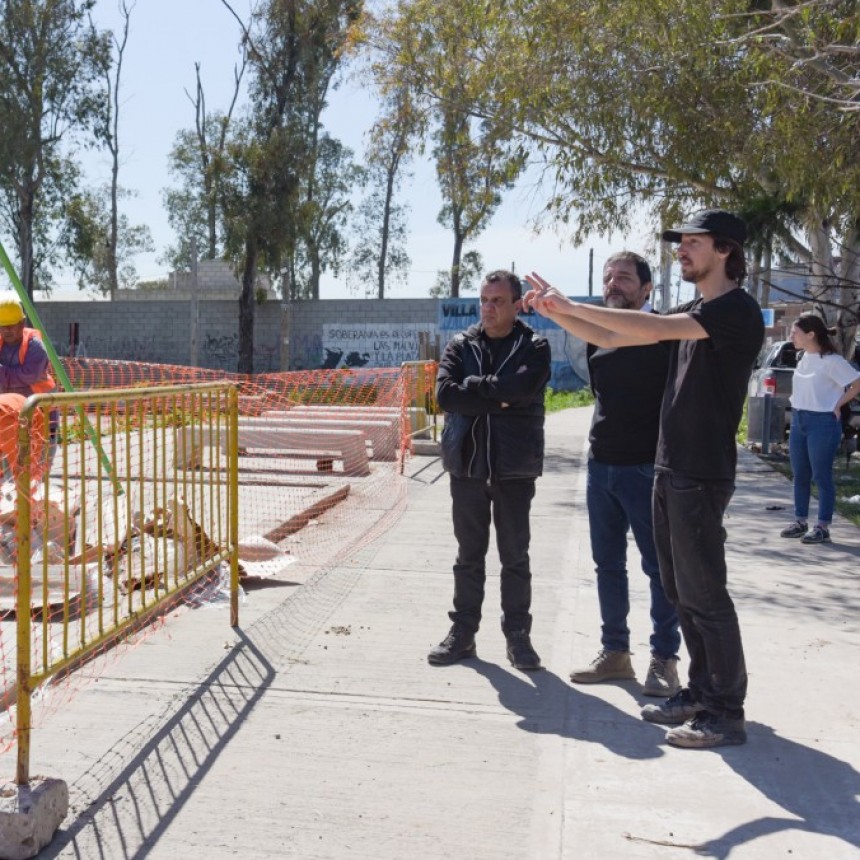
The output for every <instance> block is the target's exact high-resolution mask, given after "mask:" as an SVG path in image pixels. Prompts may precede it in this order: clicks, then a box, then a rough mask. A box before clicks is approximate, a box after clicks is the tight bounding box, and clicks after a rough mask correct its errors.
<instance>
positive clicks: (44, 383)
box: [0, 328, 57, 394]
mask: <svg viewBox="0 0 860 860" xmlns="http://www.w3.org/2000/svg"><path fill="white" fill-rule="evenodd" d="M34 337H35V338H36V339H37V340H41V339H42V335H41V334H39V330H38V329H35V328H25V329H24V337H23V338H22V340H21V346H19V347H18V364H20V365H21V366H22V367H23V365H24V359H25V358H26V357H27V350H28V349H29V348H30V341H31V340H32V339H33V338H34ZM0 349H3V338H2V337H0ZM56 387H57V383H56V382H54V377H53V376H51V371H50V370H48V368H47V367H46V368H45V378H44V379H38V380H36V382H34V383H32V384H31V385H30V388H32V389H33V394H45V393H46V392H48V391H53V390H54V389H55V388H56Z"/></svg>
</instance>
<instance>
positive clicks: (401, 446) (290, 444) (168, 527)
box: [0, 358, 435, 751]
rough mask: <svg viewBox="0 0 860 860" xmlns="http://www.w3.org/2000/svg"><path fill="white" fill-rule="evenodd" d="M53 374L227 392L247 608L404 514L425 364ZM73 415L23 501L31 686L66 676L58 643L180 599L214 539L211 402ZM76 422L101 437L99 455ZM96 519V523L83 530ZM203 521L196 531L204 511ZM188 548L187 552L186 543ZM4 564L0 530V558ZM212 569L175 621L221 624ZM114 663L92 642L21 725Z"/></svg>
mask: <svg viewBox="0 0 860 860" xmlns="http://www.w3.org/2000/svg"><path fill="white" fill-rule="evenodd" d="M63 361H64V364H65V366H66V370H67V372H68V375H69V378H70V380H71V382H72V385H73V387H74V389H75V391H76V392H77V393H78V394H81V395H85V394H86V392H87V391H93V393H94V394H95V392H96V391H98V390H103V389H107V390H110V389H127V388H132V387H134V388H147V387H155V386H168V385H169V386H176V385H183V386H185V385H189V384H198V383H204V382H207V383H213V382H217V383H225V382H226V383H232V384H233V385H235V386H236V389H237V391H238V397H237V400H238V413H239V414H238V420H237V433H236V438H235V442H236V445H237V450H238V460H237V462H238V471H237V475H238V505H237V513H238V555H239V573H240V577H241V579H240V582H241V584H242V586H243V588H244V589H245V590H246V591H247V592H249V593H250V594H251V599H252V598H253V594H252V590H253V588H254V587H255V585H259V584H262V580H264V579H266V578H270V577H271V578H275V579H281V580H282V581H283V580H287V581H288V582H289V583H291V584H293V585H298V584H301V582H303V581H305V580H306V579H307V578H308V577H309V576H310V575H311V574H313V573H315V572H318V571H320V570H321V569H323V568H325V567H327V566H330V565H333V564H335V563H337V562H339V561H341V560H343V559H344V558H345V557H346V556H348V555H349V554H350V553H352V552H354V551H355V550H357V549H358V548H360V547H361V546H362V545H363V544H364V543H366V542H367V541H369V540H372V539H373V538H375V537H376V536H377V535H378V534H379V532H380V530H382V529H384V528H387V527H388V526H389V525H390V523H391V522H393V521H394V518H395V517H396V515H397V514H398V513H399V512H400V510H401V509H402V507H403V504H404V502H405V482H404V479H403V477H402V474H401V467H402V461H403V457H404V456H406V455H407V453H408V450H409V445H410V443H411V439H412V438H413V437H414V436H415V435H416V433H421V432H422V429H421V428H424V427H426V426H427V418H426V410H427V407H428V405H429V406H431V408H432V386H433V383H434V380H435V365H434V364H433V363H432V362H426V363H425V362H416V363H412V364H410V366H404V368H402V369H401V368H394V369H392V368H378V369H367V368H362V369H360V370H322V371H302V372H297V373H271V374H260V375H255V376H252V377H249V376H243V375H239V374H229V373H225V372H220V371H213V370H200V369H196V368H188V367H178V366H171V365H157V364H144V363H136V362H117V361H109V360H94V359H74V358H72V359H64V360H63ZM141 403H143V404H145V405H141ZM83 409H84V412H85V415H86V419H87V421H86V422H85V421H84V420H83V418H82V416H81V414H80V413H79V412H78V411H76V410H75V408H74V407H72V406H68V405H63V406H61V407H60V408H58V409H57V410H56V414H55V416H54V418H55V421H54V423H55V424H56V425H57V432H56V434H55V436H56V439H55V450H54V451H53V455H52V457H51V459H50V469H49V471H47V473H46V475H45V477H44V479H43V480H42V481H41V482H40V483H39V485H38V488H39V489H38V491H37V492H34V494H33V499H32V512H33V527H32V535H33V536H34V539H33V541H32V543H33V546H32V550H33V553H34V555H33V558H34V559H35V561H34V563H33V570H34V573H33V576H34V588H33V594H34V602H33V607H32V612H31V619H30V623H31V625H32V628H33V631H34V639H33V646H32V655H31V657H32V661H33V667H34V671H35V672H36V674H37V675H38V673H39V672H40V671H43V670H44V668H45V667H46V666H47V665H49V664H51V663H52V661H56V660H59V661H60V663H62V661H63V660H64V659H65V657H64V655H65V654H68V653H69V649H70V645H75V644H76V643H79V642H80V641H81V640H82V639H84V640H87V641H92V640H94V639H95V640H97V639H98V637H100V636H103V634H104V630H105V624H106V623H112V622H113V620H115V619H116V618H117V617H120V616H124V615H125V616H128V615H130V614H134V613H135V612H138V611H140V610H141V609H142V608H147V607H148V606H149V605H150V603H151V601H152V600H153V599H154V597H155V596H156V595H157V594H158V593H159V590H161V591H162V592H163V591H164V589H165V588H166V587H167V585H166V584H167V583H172V584H173V585H176V584H177V583H180V581H181V580H182V579H183V577H184V576H185V575H186V574H187V571H188V569H189V567H190V561H189V559H191V558H192V556H193V557H194V558H197V559H198V560H199V558H200V556H201V554H202V555H203V556H205V557H206V558H207V559H208V560H209V561H212V559H214V558H215V557H216V554H217V552H218V551H219V548H221V547H223V546H224V545H225V541H226V531H225V530H226V528H227V512H226V508H225V505H226V502H225V501H224V499H225V496H224V495H223V489H224V482H225V480H226V475H227V469H228V465H229V464H228V454H229V445H228V437H227V435H226V432H225V425H226V414H225V413H226V407H225V406H224V404H223V403H221V402H219V401H217V400H211V399H210V400H201V399H200V397H199V396H197V395H193V394H190V393H180V394H175V395H174V396H173V398H172V399H170V400H165V399H164V398H161V397H153V398H150V399H149V400H145V401H140V402H134V401H132V400H131V399H130V398H129V399H127V398H119V399H116V400H114V401H113V402H111V403H110V405H109V406H108V405H105V404H97V403H94V402H89V401H87V399H86V398H84V403H83ZM86 423H89V424H91V425H92V426H93V427H95V428H97V429H98V434H97V438H98V439H99V442H100V447H101V451H99V450H98V446H96V445H94V444H93V440H92V437H91V434H90V433H89V432H88V431H87V428H86ZM52 447H53V446H52ZM129 478H132V479H133V487H132V488H130V489H128V490H126V491H125V492H124V493H123V494H122V495H117V494H116V493H107V494H106V495H105V496H104V497H99V495H98V493H97V492H96V489H95V488H96V487H98V488H99V491H100V492H104V488H106V487H110V486H111V485H112V484H113V483H114V482H115V481H116V480H117V479H119V480H120V482H124V481H126V480H128V479H129ZM123 486H124V485H123ZM0 495H2V498H3V500H5V501H3V502H2V504H5V505H6V509H7V510H8V509H9V508H10V507H13V501H14V485H13V484H11V483H7V484H5V485H3V488H0ZM106 499H107V500H108V501H106ZM48 502H50V504H48ZM2 504H0V527H2V523H3V522H4V519H3V516H4V514H3V510H4V509H3V508H2ZM94 504H98V505H102V506H103V507H106V508H107V510H104V511H99V512H98V514H96V512H95V511H94V509H93V505H94ZM183 504H185V507H184V508H183ZM204 509H205V511H206V514H205V515H204V514H202V513H200V511H201V510H204ZM210 515H211V517H212V519H207V518H206V517H209V516H210ZM186 516H187V517H188V519H190V521H191V524H188V520H187V519H186V518H185V517H186ZM201 519H205V522H200V521H199V520H201ZM6 522H7V524H8V523H9V522H10V521H9V520H8V519H7V520H6ZM180 523H182V524H183V525H179V524H180ZM190 534H193V535H194V538H193V540H191V542H190V543H188V540H187V536H188V535H190ZM7 537H8V534H7ZM6 543H7V544H9V546H8V547H6V549H7V550H8V556H7V557H8V562H7V564H9V567H8V575H7V577H6V578H5V579H3V578H2V577H0V611H2V613H3V614H2V615H0V672H2V677H0V690H2V696H3V702H4V704H5V705H6V706H7V707H9V705H10V704H12V703H13V702H12V700H13V698H14V691H15V668H16V618H15V616H14V612H13V611H12V609H11V605H10V603H9V601H10V600H11V598H12V596H13V595H14V592H15V588H16V585H17V583H16V578H15V569H14V558H15V556H14V554H15V551H16V548H15V546H14V542H12V541H9V540H7V541H6ZM186 543H188V545H187V546H185V544H186ZM3 551H4V536H3V534H2V531H0V556H2V552H3ZM183 553H184V555H183ZM195 554H196V555H195ZM210 567H211V570H210V571H208V572H206V573H205V575H203V576H202V577H201V578H200V579H199V580H198V581H197V582H196V583H195V584H193V585H192V586H190V587H186V588H185V589H183V592H182V594H183V600H184V601H185V602H184V604H183V608H184V609H186V610H187V609H188V608H194V607H197V606H200V605H203V604H207V605H211V604H212V603H215V604H216V605H222V604H223V605H224V607H225V609H224V611H225V624H227V623H228V615H227V606H228V605H229V601H228V600H227V598H226V592H225V588H226V582H225V567H226V565H225V564H224V563H223V559H219V562H218V563H212V564H211V565H210ZM58 572H59V575H60V579H61V580H62V583H61V587H60V588H59V591H58V593H59V594H60V596H61V597H62V599H61V600H57V599H56V595H54V592H53V591H52V589H53V588H54V587H55V585H56V583H53V582H52V576H54V575H55V574H57V573H58ZM40 577H41V578H40ZM37 579H38V585H37V584H36V580H37ZM40 590H41V596H38V592H39V591H40ZM147 601H149V603H148V602H147ZM173 607H174V609H175V608H176V607H175V601H174V604H173ZM106 619H107V621H106ZM160 620H163V612H160V613H156V614H155V616H154V619H150V621H149V623H148V624H147V625H146V626H142V625H138V627H137V629H136V630H135V632H134V635H132V636H131V637H129V638H127V639H125V640H124V641H123V643H122V647H123V648H125V647H129V646H130V645H134V644H136V643H138V642H140V641H141V638H142V637H143V636H145V635H147V634H148V633H149V631H151V630H152V629H154V626H157V625H154V624H153V621H155V622H158V621H160ZM121 650H122V648H120V647H119V646H118V643H117V642H116V641H114V639H113V638H111V637H109V636H105V637H104V643H103V647H101V648H97V649H96V650H95V651H94V652H93V654H91V655H90V657H89V659H88V661H87V662H86V663H84V664H83V665H81V666H75V667H69V668H70V669H71V668H74V671H71V672H69V673H64V674H63V677H62V678H61V679H52V680H51V682H50V683H48V684H46V685H44V687H43V689H42V691H40V692H41V694H42V698H41V699H39V697H38V696H37V697H36V707H35V710H34V712H33V720H32V725H33V726H34V727H38V726H39V725H40V724H42V723H43V722H44V720H46V719H47V718H48V717H49V715H50V714H51V713H52V712H54V711H55V710H56V709H58V708H61V707H62V705H63V704H64V703H65V702H67V701H68V700H69V698H70V697H71V696H73V695H74V693H75V692H76V691H78V690H79V689H81V687H82V685H84V684H85V683H87V682H88V681H89V680H90V679H93V678H97V677H98V675H99V674H101V673H102V672H103V671H104V669H105V667H106V665H107V662H106V661H108V660H110V659H113V658H114V657H115V656H116V655H117V654H118V653H121ZM46 655H47V657H46ZM93 655H95V656H93ZM46 660H47V662H46ZM15 737H16V727H15V720H14V713H13V712H12V711H9V712H8V719H7V721H6V722H5V723H3V724H0V751H5V750H8V749H9V748H10V747H11V746H12V745H13V743H14V741H15ZM35 742H36V743H37V742H38V741H37V740H36V741H35Z"/></svg>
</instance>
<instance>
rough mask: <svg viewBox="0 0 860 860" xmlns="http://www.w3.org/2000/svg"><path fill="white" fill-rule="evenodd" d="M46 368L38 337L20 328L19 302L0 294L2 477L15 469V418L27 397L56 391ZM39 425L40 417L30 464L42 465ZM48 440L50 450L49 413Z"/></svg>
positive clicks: (12, 295)
mask: <svg viewBox="0 0 860 860" xmlns="http://www.w3.org/2000/svg"><path fill="white" fill-rule="evenodd" d="M49 368H50V362H49V360H48V353H47V352H46V351H45V347H44V346H43V344H42V340H41V335H40V334H39V332H38V331H37V330H36V329H32V328H28V327H27V326H25V324H24V308H23V307H22V305H21V300H20V299H19V298H18V296H17V295H16V294H15V293H12V292H5V293H0V454H2V455H3V456H4V457H5V459H6V465H7V466H8V468H6V469H4V470H3V471H4V476H5V477H8V476H9V471H11V470H14V469H15V468H16V466H17V448H18V443H17V433H18V414H19V413H20V411H21V409H22V407H23V406H24V402H25V401H26V399H27V397H29V396H30V395H31V394H42V393H45V392H48V391H53V390H54V389H55V388H56V387H57V384H56V382H54V379H53V377H52V376H51V373H50V369H49ZM43 424H44V422H43V420H42V416H39V417H37V418H34V422H33V426H34V433H33V437H32V438H33V443H34V444H33V462H34V463H41V462H42V456H41V449H42V447H43V444H44V431H43V429H42V428H43ZM50 436H51V441H52V444H51V449H53V447H54V444H53V440H54V439H55V437H56V411H53V412H52V413H51V420H50ZM13 440H14V442H13ZM49 458H50V453H49ZM37 471H38V470H37Z"/></svg>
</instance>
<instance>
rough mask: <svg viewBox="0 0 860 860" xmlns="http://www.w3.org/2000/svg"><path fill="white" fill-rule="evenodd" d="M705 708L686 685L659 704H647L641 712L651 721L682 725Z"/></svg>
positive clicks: (643, 716)
mask: <svg viewBox="0 0 860 860" xmlns="http://www.w3.org/2000/svg"><path fill="white" fill-rule="evenodd" d="M703 710H704V708H703V706H702V704H701V703H700V702H697V701H696V698H695V696H693V694H692V693H691V692H690V691H689V690H688V689H687V688H686V687H682V688H681V689H680V690H678V692H677V693H675V695H674V696H669V698H668V699H666V701H665V702H660V704H659V705H645V707H644V708H642V710H641V711H640V712H639V713H640V714H641V715H642V719H643V720H647V721H648V722H649V723H660V724H661V725H664V726H680V725H681V724H682V723H686V722H687V720H689V719H690V718H691V717H695V716H696V714H697V713H699V711H703Z"/></svg>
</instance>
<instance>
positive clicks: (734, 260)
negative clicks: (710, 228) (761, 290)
mask: <svg viewBox="0 0 860 860" xmlns="http://www.w3.org/2000/svg"><path fill="white" fill-rule="evenodd" d="M709 235H710V236H711V237H712V238H713V240H714V250H715V251H719V252H720V253H723V252H725V251H728V252H729V256H728V257H726V277H727V278H728V279H729V280H730V281H734V282H735V283H736V284H737V285H738V286H741V284H743V282H744V278H745V277H746V276H747V259H746V256H745V255H744V246H743V245H741V244H740V243H738V242H735V240H734V239H729V237H728V236H722V235H720V234H719V233H710V234H709Z"/></svg>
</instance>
